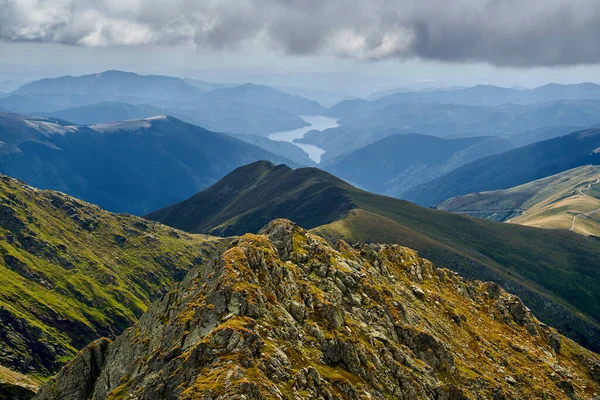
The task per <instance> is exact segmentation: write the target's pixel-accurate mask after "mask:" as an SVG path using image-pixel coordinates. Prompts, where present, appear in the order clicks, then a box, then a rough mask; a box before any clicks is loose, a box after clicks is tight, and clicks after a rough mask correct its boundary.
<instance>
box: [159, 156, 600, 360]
mask: <svg viewBox="0 0 600 400" xmlns="http://www.w3.org/2000/svg"><path fill="white" fill-rule="evenodd" d="M276 217H282V218H290V219H295V220H296V221H298V223H299V224H300V225H301V226H304V227H306V228H314V229H315V231H317V232H319V233H321V234H323V235H325V236H326V237H328V238H332V239H336V238H346V239H348V240H353V241H354V240H360V241H364V242H376V243H384V242H387V243H398V244H400V245H405V246H408V247H411V248H414V249H416V250H418V251H419V252H420V253H421V254H423V255H424V256H426V257H427V258H429V259H431V260H433V261H435V262H437V263H439V264H443V265H446V266H448V267H449V268H452V269H454V270H456V271H458V272H459V273H461V274H463V275H464V276H467V277H471V278H477V279H483V280H494V281H497V282H499V283H501V284H502V285H504V286H505V287H507V288H508V289H510V291H511V292H514V293H517V294H519V295H520V296H522V297H523V298H524V299H525V300H526V303H527V304H528V305H529V306H530V307H531V308H532V309H533V310H534V311H535V312H536V313H537V315H539V316H540V317H541V318H542V319H543V320H545V321H546V322H548V323H550V324H552V325H553V326H556V327H558V328H560V329H561V330H563V332H565V333H567V334H568V335H570V336H571V337H574V338H577V339H578V340H579V341H581V343H584V344H585V345H587V346H589V347H591V348H594V349H596V350H598V349H600V324H598V322H597V321H598V320H599V319H600V293H599V292H598V291H597V290H596V289H597V287H598V285H600V282H599V281H598V274H597V271H598V268H600V259H599V258H598V256H597V255H598V254H600V241H598V240H596V239H591V238H585V237H583V236H581V235H578V234H575V233H573V232H569V231H566V230H565V231H563V230H544V229H536V228H531V227H524V226H519V225H513V224H499V223H494V222H489V221H485V220H480V219H474V218H470V217H466V216H462V215H458V214H452V213H447V212H443V211H438V210H431V209H427V208H422V207H419V206H417V205H415V204H411V203H408V202H406V201H402V200H397V199H392V198H389V197H384V196H379V195H375V194H371V193H368V192H365V191H362V190H358V189H356V188H354V187H352V186H350V185H348V184H347V183H345V182H343V181H341V180H340V179H338V178H336V177H334V176H332V175H330V174H328V173H326V172H323V171H320V170H318V169H314V168H301V169H297V170H291V169H289V168H287V167H285V166H277V167H276V166H274V165H273V164H271V163H268V162H257V163H254V164H250V165H248V166H245V167H241V168H239V169H237V170H236V171H234V172H232V173H231V174H229V175H228V176H226V177H225V178H223V179H222V180H221V181H220V182H218V183H217V184H215V185H213V186H212V187H210V188H208V189H206V190H205V191H203V192H200V193H198V194H197V195H195V196H193V197H191V198H190V199H188V200H186V201H184V202H182V203H179V204H175V205H173V206H170V207H167V208H165V209H162V210H159V211H157V212H155V213H152V214H150V215H149V216H148V218H151V219H154V220H157V221H160V222H163V223H165V224H167V225H171V226H174V227H178V228H180V229H183V230H187V231H190V232H207V233H208V232H210V233H218V234H241V233H244V232H256V231H258V229H260V227H261V226H263V225H264V224H265V223H267V222H268V221H270V220H271V219H273V218H276Z"/></svg>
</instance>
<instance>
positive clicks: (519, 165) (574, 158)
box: [403, 129, 600, 206]
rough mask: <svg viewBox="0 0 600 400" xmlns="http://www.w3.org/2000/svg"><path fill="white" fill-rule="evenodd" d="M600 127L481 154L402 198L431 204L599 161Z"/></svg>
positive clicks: (504, 187) (505, 187)
mask: <svg viewBox="0 0 600 400" xmlns="http://www.w3.org/2000/svg"><path fill="white" fill-rule="evenodd" d="M599 148H600V129H586V130H583V131H578V132H573V133H571V134H569V135H565V136H561V137H558V138H554V139H550V140H546V141H543V142H538V143H533V144H531V145H529V146H525V147H521V148H518V149H514V150H510V151H507V152H505V153H501V154H497V155H494V156H490V157H486V158H482V159H479V160H476V161H473V162H472V163H469V164H467V165H464V166H462V167H460V168H457V169H455V170H454V171H452V172H450V173H448V174H446V175H444V176H441V177H439V178H437V179H434V180H432V181H430V182H427V183H424V184H422V185H420V186H417V187H415V188H413V189H411V190H410V191H408V192H407V193H405V194H404V196H403V198H405V199H406V200H409V201H413V202H415V203H418V204H422V205H426V206H432V205H435V204H437V203H440V202H442V201H444V200H446V199H449V198H451V197H455V196H459V195H465V194H469V193H475V192H483V191H488V190H495V189H508V188H510V187H513V186H517V185H521V184H524V183H527V182H531V181H534V180H537V179H541V178H545V177H547V176H550V175H554V174H557V173H560V172H563V171H567V170H569V169H572V168H576V167H580V166H583V165H588V164H600V152H598V149H599Z"/></svg>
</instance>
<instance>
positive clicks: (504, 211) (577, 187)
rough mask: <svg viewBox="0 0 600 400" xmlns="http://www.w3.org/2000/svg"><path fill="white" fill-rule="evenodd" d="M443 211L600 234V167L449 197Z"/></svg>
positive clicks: (442, 206) (442, 207) (439, 205)
mask: <svg viewBox="0 0 600 400" xmlns="http://www.w3.org/2000/svg"><path fill="white" fill-rule="evenodd" d="M436 208H437V209H439V210H446V211H451V212H459V213H462V214H468V215H472V216H474V217H479V218H486V219H491V220H494V221H501V222H502V221H508V222H512V223H516V224H521V225H528V226H536V227H539V228H549V229H557V228H561V229H571V230H572V231H574V232H578V233H582V234H586V235H595V236H600V225H598V223H599V222H600V221H598V220H597V218H596V215H595V210H599V209H600V166H584V167H579V168H575V169H571V170H568V171H565V172H561V173H560V174H556V175H552V176H549V177H547V178H543V179H539V180H537V181H533V182H529V183H526V184H524V185H519V186H516V187H514V188H510V189H505V190H494V191H489V192H482V193H472V194H468V195H465V196H458V197H453V198H451V199H448V200H446V201H444V202H442V203H440V204H438V205H437V206H436Z"/></svg>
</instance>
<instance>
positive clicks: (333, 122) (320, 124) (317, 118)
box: [269, 115, 339, 164]
mask: <svg viewBox="0 0 600 400" xmlns="http://www.w3.org/2000/svg"><path fill="white" fill-rule="evenodd" d="M301 118H302V119H303V120H305V121H306V122H308V123H309V124H310V126H305V127H303V128H298V129H292V130H291V131H282V132H275V133H271V134H270V135H269V139H271V140H277V141H280V142H290V143H293V144H295V145H296V146H298V147H300V148H301V149H302V150H304V151H305V152H306V154H308V156H309V157H310V158H311V159H312V160H313V161H314V162H316V163H317V164H318V163H320V162H321V156H322V155H323V153H325V150H323V149H322V148H320V147H318V146H315V145H312V144H303V143H294V139H300V138H302V137H304V135H305V134H306V132H308V131H312V130H315V129H316V130H318V131H324V130H325V129H329V128H337V127H338V126H339V124H338V123H337V119H335V118H329V117H324V116H323V115H304V116H302V117H301Z"/></svg>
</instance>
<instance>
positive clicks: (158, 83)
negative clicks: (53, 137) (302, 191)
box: [0, 71, 323, 135]
mask: <svg viewBox="0 0 600 400" xmlns="http://www.w3.org/2000/svg"><path fill="white" fill-rule="evenodd" d="M223 86H225V87H223ZM227 86H228V85H216V84H215V85H210V84H208V83H205V84H204V85H202V84H201V82H198V81H193V80H192V81H188V82H186V81H185V80H183V79H180V78H175V77H168V76H160V75H138V74H134V73H130V72H122V71H106V72H103V73H99V74H92V75H83V76H78V77H74V76H65V77H60V78H53V79H42V80H39V81H34V82H31V83H28V84H25V85H23V86H21V87H19V88H18V89H17V90H15V91H14V92H12V93H10V94H9V95H8V96H6V97H4V98H0V109H4V110H6V111H13V112H22V113H34V114H38V115H45V116H53V117H57V118H64V117H67V119H68V120H71V121H73V122H76V123H80V124H89V123H100V122H109V121H115V120H119V119H120V118H118V119H112V118H115V117H117V116H119V115H127V114H129V115H132V116H135V117H134V118H142V117H149V116H153V115H158V114H168V115H172V116H176V117H178V118H181V119H184V120H186V121H189V122H192V123H196V124H199V125H201V126H203V127H204V128H207V129H213V130H216V131H220V132H232V133H253V134H263V135H266V134H268V133H271V132H276V131H280V130H287V129H295V128H299V127H302V126H304V125H306V123H305V122H304V121H302V119H301V118H299V117H298V116H297V115H299V114H311V113H318V112H321V111H322V110H323V109H322V107H321V106H320V105H319V104H318V103H317V102H315V101H311V100H307V99H304V98H302V97H299V96H293V95H289V94H286V93H283V92H280V91H277V90H275V89H272V88H268V87H265V86H260V85H253V84H245V85H241V86H235V87H227ZM149 106H152V107H155V109H153V110H154V111H152V112H150V110H152V108H151V107H149ZM119 109H120V110H119ZM159 109H160V110H159Z"/></svg>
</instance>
